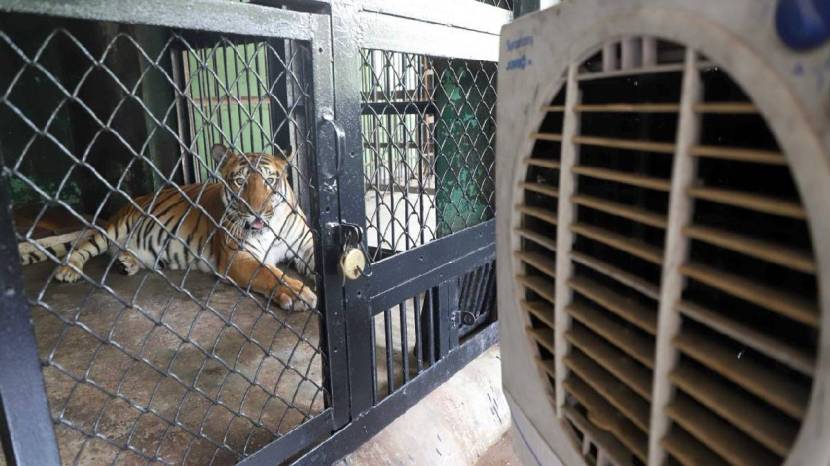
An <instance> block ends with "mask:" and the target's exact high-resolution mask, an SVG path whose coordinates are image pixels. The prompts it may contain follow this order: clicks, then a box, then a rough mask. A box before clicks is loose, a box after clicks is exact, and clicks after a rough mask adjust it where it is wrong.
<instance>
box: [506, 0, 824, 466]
mask: <svg viewBox="0 0 830 466" xmlns="http://www.w3.org/2000/svg"><path fill="white" fill-rule="evenodd" d="M828 5H829V4H828V2H825V1H820V0H819V1H811V0H796V1H792V2H775V1H772V0H724V1H711V0H695V1H689V0H641V1H634V0H630V1H624V0H617V1H609V0H574V1H566V2H564V3H563V4H561V5H559V6H558V7H555V8H551V9H548V10H545V11H542V12H538V13H535V14H533V15H530V16H528V17H525V18H522V19H520V20H517V21H516V22H514V23H512V24H510V25H508V26H506V27H505V28H504V30H503V31H502V39H501V62H500V69H499V82H498V95H499V101H498V121H499V126H498V135H497V144H498V152H497V154H498V156H497V164H498V165H497V171H496V173H497V177H498V182H497V183H498V189H497V196H498V200H497V212H498V216H497V218H498V226H497V241H498V264H499V269H498V299H499V319H500V322H501V338H502V362H503V380H504V382H503V384H504V389H505V392H506V396H507V399H508V401H509V404H510V406H511V412H512V418H513V429H514V431H513V443H514V445H515V446H516V449H517V450H519V452H520V455H521V457H522V458H523V460H524V461H525V463H527V464H544V465H548V464H556V463H558V462H561V463H562V464H565V465H568V466H572V465H586V464H588V465H602V466H604V465H645V464H647V465H655V466H656V465H664V464H669V465H674V464H680V465H721V464H729V465H747V466H759V465H768V464H782V463H783V464H792V465H827V464H830V397H828V396H827V395H828V393H827V389H828V380H829V378H830V367H829V366H828V357H829V356H830V340H829V339H828V334H827V332H825V331H823V330H824V329H827V327H828V325H830V322H829V321H828V320H829V319H830V312H827V310H828V309H827V306H828V303H829V302H830V301H828V299H830V166H828V164H830V121H828V119H830V93H829V92H828V91H829V90H830V89H829V88H830V44H828V43H827V42H826V41H825V40H824V39H826V30H825V29H823V28H826V27H827V26H828V21H827V20H830V15H828V14H827V13H828V10H830V8H828ZM788 8H789V9H788ZM822 15H824V16H822ZM822 18H823V19H824V22H823V23H822Z"/></svg>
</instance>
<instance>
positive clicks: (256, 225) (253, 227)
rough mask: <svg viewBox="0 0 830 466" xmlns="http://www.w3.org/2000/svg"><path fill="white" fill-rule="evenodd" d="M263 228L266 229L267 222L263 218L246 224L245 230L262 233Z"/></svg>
mask: <svg viewBox="0 0 830 466" xmlns="http://www.w3.org/2000/svg"><path fill="white" fill-rule="evenodd" d="M263 228H265V222H264V221H262V219H261V218H257V219H254V220H252V221H250V222H249V221H246V222H245V230H247V231H260V230H262V229H263Z"/></svg>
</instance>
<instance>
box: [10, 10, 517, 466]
mask: <svg viewBox="0 0 830 466" xmlns="http://www.w3.org/2000/svg"><path fill="white" fill-rule="evenodd" d="M485 3H486V2H485ZM496 3H497V4H496V6H489V5H485V4H482V3H477V2H474V1H466V0H465V1H463V2H459V4H457V5H452V6H440V7H439V6H438V3H436V5H433V6H436V9H433V10H432V11H430V12H429V14H430V15H433V17H435V16H436V15H438V16H443V17H444V18H445V19H446V20H447V21H446V24H448V25H447V26H442V25H438V24H437V23H436V22H435V21H431V20H430V18H429V17H425V18H421V16H420V15H421V13H424V11H421V10H420V9H419V8H413V7H411V6H410V5H407V4H406V2H402V3H400V4H397V3H395V2H392V3H388V2H379V1H378V2H375V1H366V2H363V3H358V4H354V3H351V2H340V1H336V0H333V1H331V2H329V1H321V2H309V3H308V5H305V4H302V5H304V8H302V9H305V10H310V11H312V12H303V11H293V10H291V9H285V8H275V7H273V6H270V5H255V4H249V3H242V2H229V1H218V0H197V1H189V2H162V1H161V0H158V1H155V0H154V1H151V2H145V4H143V5H135V4H132V3H131V2H127V1H121V0H119V1H115V2H112V4H109V3H108V4H107V5H100V4H98V3H97V2H94V1H89V2H86V1H84V2H69V1H66V2H65V1H45V0H44V1H40V0H38V1H32V2H26V3H15V2H11V3H10V4H1V3H0V156H2V162H3V178H2V179H3V186H2V190H0V191H2V199H0V201H2V202H0V206H1V207H2V212H3V217H4V220H3V222H1V223H2V228H3V229H2V231H0V246H2V248H0V252H2V254H3V258H2V261H3V262H4V263H7V264H8V266H7V268H5V269H4V270H3V271H2V272H0V285H3V289H5V290H6V292H5V294H4V296H3V298H2V299H3V308H4V317H3V318H2V320H0V327H2V330H3V332H5V335H6V336H8V337H9V338H5V339H3V340H2V341H0V355H2V356H0V367H1V368H2V371H3V372H2V375H1V376H0V403H2V408H3V417H2V422H0V426H1V427H2V429H0V431H2V433H3V435H2V437H0V439H2V444H3V446H4V453H5V458H6V461H8V462H9V463H10V464H38V465H49V464H81V465H92V464H147V463H153V464H234V463H237V462H240V461H242V462H243V463H245V464H274V463H282V462H287V461H295V462H297V463H299V464H316V463H319V462H321V461H329V462H331V461H332V460H334V459H337V458H338V457H340V456H342V455H343V454H345V453H347V452H348V451H349V450H350V449H352V448H354V447H355V446H356V445H358V444H359V443H360V442H362V439H365V438H366V437H367V436H368V435H369V434H371V432H373V431H376V430H378V429H379V428H380V427H381V426H382V425H385V423H387V422H389V420H391V419H392V418H393V417H395V416H396V415H397V414H399V413H400V412H402V411H403V410H404V409H405V408H406V407H407V406H409V405H411V404H412V403H414V402H415V401H416V400H417V399H419V398H420V396H422V395H423V394H425V393H427V392H428V391H429V390H431V388H434V386H436V385H437V384H438V383H440V381H441V380H443V379H445V378H446V377H447V376H448V375H449V374H450V373H452V371H453V370H455V368H458V367H460V366H461V365H463V364H464V363H465V362H466V361H468V360H469V359H470V358H472V357H474V356H475V355H476V354H478V353H479V352H480V351H481V350H482V348H484V347H486V346H487V344H488V343H490V342H492V341H493V339H494V338H495V328H494V326H493V325H490V323H491V322H493V320H494V319H495V309H494V306H495V304H494V303H495V282H494V278H495V277H494V274H495V262H494V247H493V239H494V238H493V220H492V219H493V216H494V215H495V212H494V207H493V206H494V194H495V193H494V190H495V185H494V172H493V170H494V135H495V98H496V96H495V79H496V64H495V63H494V60H495V57H496V54H497V50H496V46H497V36H496V34H497V32H498V27H499V26H500V24H502V23H503V22H505V21H507V20H508V19H509V17H510V14H509V12H508V11H507V10H505V9H504V7H505V6H507V7H508V8H509V5H503V4H500V3H499V2H496ZM287 5H288V6H289V7H295V6H297V5H295V4H293V3H290V2H289V3H287ZM442 5H443V4H442ZM275 6H278V5H276V3H275ZM306 7H307V8H306ZM499 7H502V8H499ZM467 12H476V13H477V14H479V19H482V18H483V21H482V22H480V23H473V22H470V20H469V19H467V18H465V13H467ZM416 18H421V19H423V21H422V20H421V19H416ZM433 19H434V18H433ZM465 22H466V23H465ZM357 24H360V25H361V27H362V28H363V30H365V31H370V33H369V34H366V35H364V36H357V35H356V32H355V31H356V30H357V28H356V27H355V26H356V25H357ZM453 24H454V25H456V26H461V28H456V27H452V25H453ZM393 30H397V31H400V33H399V34H391V31H393ZM423 34H433V35H436V42H435V44H433V45H429V46H426V47H425V46H424V45H423V43H419V42H415V40H414V38H416V37H419V36H420V35H423ZM442 39H444V40H442ZM445 39H452V40H451V41H450V42H446V40H445ZM228 167H231V168H228ZM274 167H276V168H274ZM283 167H284V168H283ZM272 168H274V170H276V171H273V172H272ZM234 170H236V171H234ZM240 173H244V175H240ZM263 192H264V193H267V200H265V201H261V200H260V197H257V196H262V194H256V193H263ZM263 206H264V207H263ZM269 207H270V208H269ZM118 219H127V220H123V221H119V220H118ZM119 222H120V223H119ZM223 245H224V246H223ZM15 248H16V249H15ZM353 248H356V249H358V250H362V251H364V253H365V255H366V257H367V260H368V263H369V264H368V265H367V267H366V268H365V269H364V270H362V272H361V273H360V276H359V277H358V278H357V279H355V280H345V278H344V274H343V273H342V271H341V269H340V266H339V261H340V256H341V254H342V253H343V252H345V251H347V250H349V249H353ZM217 251H230V252H227V253H225V252H217ZM252 261H253V262H252ZM243 263H244V264H248V265H250V266H251V267H249V268H246V266H243V265H240V264H243ZM65 281H70V282H74V283H62V282H65ZM12 354H13V355H14V356H12ZM404 385H406V386H409V387H410V388H411V389H410V393H415V394H416V396H415V397H404V396H403V395H402V394H401V393H400V391H399V389H400V388H401V387H402V386H404ZM419 393H420V395H418V394H419Z"/></svg>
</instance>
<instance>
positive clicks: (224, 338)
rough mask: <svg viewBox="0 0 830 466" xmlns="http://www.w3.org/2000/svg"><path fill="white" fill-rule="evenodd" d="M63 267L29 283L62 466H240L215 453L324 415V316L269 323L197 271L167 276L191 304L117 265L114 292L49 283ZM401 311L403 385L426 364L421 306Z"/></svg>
mask: <svg viewBox="0 0 830 466" xmlns="http://www.w3.org/2000/svg"><path fill="white" fill-rule="evenodd" d="M109 261H110V258H109V257H108V256H102V257H99V258H96V259H94V260H92V261H90V262H89V263H88V264H87V265H86V267H85V269H84V271H85V272H86V273H87V274H88V275H89V276H90V278H92V279H94V280H95V281H101V280H102V278H103V277H104V270H105V269H106V267H107V265H108V263H109ZM53 269H54V267H53V266H52V265H51V264H48V263H41V264H35V265H31V266H27V267H25V268H24V280H25V283H26V288H27V294H28V295H29V296H30V297H33V298H34V297H37V298H36V299H37V300H38V301H39V303H40V304H41V306H37V307H35V308H33V317H34V325H35V333H36V337H37V342H38V350H39V354H40V357H41V359H42V360H47V359H48V360H49V362H50V363H49V364H48V365H46V366H45V367H44V370H43V372H44V379H45V381H46V387H47V393H48V398H49V404H50V409H51V412H52V416H53V418H55V419H61V422H59V423H57V425H56V427H55V431H56V434H57V437H58V443H59V447H60V453H61V457H62V461H63V463H64V464H75V461H76V460H77V464H79V465H99V464H112V463H113V462H115V463H116V464H143V463H144V461H143V459H142V458H141V457H140V456H139V455H136V454H134V453H132V452H131V451H130V450H133V451H135V452H139V453H141V454H144V455H148V456H151V457H152V456H158V457H159V458H161V459H162V460H163V461H164V462H170V463H182V464H194V465H206V464H210V463H211V462H213V464H215V465H229V464H233V463H234V462H235V458H234V457H233V455H231V454H230V453H229V452H227V451H223V450H222V449H217V448H216V444H220V445H227V446H228V447H230V448H231V449H233V450H234V451H243V450H244V451H247V452H249V453H250V452H253V451H255V450H257V449H258V448H260V447H261V446H262V445H265V444H266V443H268V442H270V441H271V440H273V439H274V438H276V437H277V436H278V435H279V434H282V433H285V432H287V431H289V430H291V429H292V428H294V427H296V426H297V425H299V424H301V423H302V422H304V421H306V420H308V419H309V418H311V417H313V416H314V415H315V414H317V413H319V412H321V411H322V409H323V392H322V390H321V388H320V387H321V385H322V372H321V370H322V369H321V356H320V354H319V353H318V351H317V349H316V348H317V345H318V341H319V319H318V314H317V313H316V312H286V311H282V310H280V309H269V310H268V312H265V311H263V309H262V308H261V307H260V304H261V303H262V302H263V300H258V301H259V303H257V302H256V301H254V299H252V298H251V297H248V296H245V295H243V294H242V293H241V292H240V291H238V290H237V289H236V288H234V287H232V286H230V285H228V284H225V283H223V282H221V281H220V282H217V280H216V278H215V277H213V276H211V275H209V274H204V273H200V272H192V273H190V274H188V275H185V274H184V273H183V272H174V271H166V272H165V276H166V277H167V279H169V280H170V281H171V282H173V283H175V284H176V285H177V286H179V287H180V288H182V289H185V290H187V292H188V293H190V294H191V295H192V298H191V297H188V296H187V295H186V294H185V293H183V292H180V291H177V290H175V289H174V288H173V287H171V285H170V284H169V283H167V282H166V281H165V280H164V278H162V277H160V276H158V275H156V274H149V273H146V272H141V273H139V274H137V275H135V276H132V277H127V276H125V275H122V274H121V273H120V272H117V271H115V270H116V269H115V268H113V271H112V272H110V273H109V274H107V275H106V278H105V279H104V280H103V283H104V285H106V287H108V288H109V290H106V289H103V288H99V287H94V286H93V285H91V284H89V283H75V284H65V283H57V282H54V281H48V279H49V276H50V274H51V273H52V271H53ZM113 294H115V295H117V296H118V297H119V298H120V300H119V299H116V298H115V297H114V296H113ZM122 301H123V302H122ZM206 306H209V307H211V308H212V309H213V311H211V310H208V309H205V307H206ZM404 309H405V321H406V330H405V334H406V335H407V343H406V351H405V352H404V351H403V344H402V343H403V340H402V338H401V335H402V326H401V323H402V321H401V318H400V312H399V309H398V308H395V309H394V310H393V312H390V325H391V328H392V333H391V336H392V339H391V343H390V344H391V347H392V358H393V359H392V370H393V378H392V380H393V383H394V385H395V386H396V387H397V386H400V384H401V382H402V379H403V366H402V364H403V356H402V354H408V355H409V365H410V367H411V369H410V375H411V376H414V375H415V368H416V367H417V365H416V362H415V359H414V356H413V355H414V352H415V341H416V335H415V322H414V321H415V309H414V303H413V301H412V300H409V301H407V302H406V303H405V304H404ZM214 311H215V312H214ZM374 322H375V330H376V333H375V336H376V351H375V354H376V360H375V362H376V365H377V373H376V375H377V381H378V384H377V390H378V399H382V398H383V397H385V396H386V395H387V394H388V382H389V378H388V377H387V365H386V355H387V352H386V346H387V341H386V338H385V332H384V324H385V322H384V315H383V313H381V314H378V315H377V316H376V317H375V320H374ZM96 335H97V337H96ZM200 348H201V349H200ZM171 420H175V422H176V423H177V425H175V426H171V424H170V422H169V421H171ZM255 423H257V424H261V426H256V425H254V424H255ZM194 432H197V433H198V432H201V433H202V434H203V435H204V436H206V437H207V439H204V438H199V437H198V436H194V435H193V433H194ZM0 466H4V465H3V463H2V460H0Z"/></svg>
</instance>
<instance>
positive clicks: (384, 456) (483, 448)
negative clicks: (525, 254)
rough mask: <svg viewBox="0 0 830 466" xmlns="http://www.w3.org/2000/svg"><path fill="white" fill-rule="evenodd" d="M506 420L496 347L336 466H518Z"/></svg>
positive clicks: (505, 402)
mask: <svg viewBox="0 0 830 466" xmlns="http://www.w3.org/2000/svg"><path fill="white" fill-rule="evenodd" d="M510 419H511V417H510V411H509V408H508V406H507V400H506V399H505V397H504V395H503V393H502V391H501V357H500V354H499V348H498V345H496V346H494V347H492V348H490V349H488V350H487V351H485V352H484V353H483V354H482V355H480V356H479V357H478V358H476V359H475V360H473V361H472V362H470V363H469V364H468V365H467V366H466V367H464V368H463V369H461V370H460V371H459V372H457V373H456V374H454V375H453V376H452V377H450V379H449V380H448V381H447V382H445V383H444V384H442V385H441V386H440V387H438V388H436V389H435V390H434V391H433V392H432V393H430V394H429V395H427V396H426V397H424V399H423V400H421V401H420V402H418V403H417V404H416V405H415V406H413V407H412V408H410V409H409V410H408V411H406V412H405V413H404V414H403V415H401V416H400V417H399V418H397V419H395V420H394V421H392V423H390V424H389V425H388V426H386V427H384V428H383V429H382V430H381V431H380V432H378V433H377V434H376V435H375V436H374V437H372V438H371V439H369V440H368V441H366V442H365V443H364V444H363V445H362V446H360V447H359V448H358V449H357V450H355V451H354V452H352V453H350V454H349V455H347V456H346V457H345V458H343V459H341V460H339V461H337V462H336V463H335V465H336V466H385V465H396V466H403V465H405V466H421V465H430V466H433V465H435V466H443V465H447V466H473V465H475V466H507V465H510V466H520V464H521V463H520V462H519V460H518V458H517V457H516V455H515V454H514V453H513V449H512V443H511V440H512V439H511V437H510V432H509V427H510Z"/></svg>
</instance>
